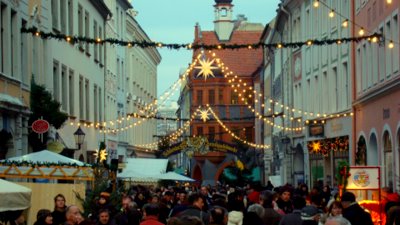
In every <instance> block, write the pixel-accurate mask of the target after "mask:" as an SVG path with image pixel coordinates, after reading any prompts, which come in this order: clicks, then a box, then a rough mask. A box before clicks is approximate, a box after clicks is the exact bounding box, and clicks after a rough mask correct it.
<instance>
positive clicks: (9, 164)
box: [0, 150, 93, 180]
mask: <svg viewBox="0 0 400 225" xmlns="http://www.w3.org/2000/svg"><path fill="white" fill-rule="evenodd" d="M0 177H14V178H44V179H69V180H75V179H80V180H92V179H93V170H92V168H91V165H90V164H86V163H84V162H81V161H79V160H75V159H71V158H68V157H65V156H63V155H60V154H57V153H54V152H52V151H49V150H42V151H40V152H34V153H30V154H27V155H23V156H18V157H12V158H8V159H6V160H0Z"/></svg>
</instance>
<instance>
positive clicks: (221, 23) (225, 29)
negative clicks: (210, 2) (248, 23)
mask: <svg viewBox="0 0 400 225" xmlns="http://www.w3.org/2000/svg"><path fill="white" fill-rule="evenodd" d="M214 8H215V20H214V31H215V33H216V34H217V36H218V39H219V40H220V41H228V40H229V39H230V37H231V34H232V31H233V27H234V22H233V21H232V13H233V10H232V8H233V5H232V0H215V5H214Z"/></svg>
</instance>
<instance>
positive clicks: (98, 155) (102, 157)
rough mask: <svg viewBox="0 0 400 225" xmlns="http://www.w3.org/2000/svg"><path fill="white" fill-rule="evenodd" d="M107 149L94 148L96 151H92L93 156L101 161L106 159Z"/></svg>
mask: <svg viewBox="0 0 400 225" xmlns="http://www.w3.org/2000/svg"><path fill="white" fill-rule="evenodd" d="M107 155H108V154H107V150H105V149H103V150H100V151H99V150H96V152H95V153H94V156H95V157H96V159H98V158H100V159H99V162H103V161H105V160H107Z"/></svg>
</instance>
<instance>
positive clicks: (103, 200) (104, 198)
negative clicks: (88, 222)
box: [92, 192, 115, 221]
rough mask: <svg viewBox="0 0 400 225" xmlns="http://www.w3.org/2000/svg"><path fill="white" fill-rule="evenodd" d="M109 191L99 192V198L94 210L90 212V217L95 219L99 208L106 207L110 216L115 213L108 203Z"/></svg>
mask: <svg viewBox="0 0 400 225" xmlns="http://www.w3.org/2000/svg"><path fill="white" fill-rule="evenodd" d="M109 199H110V193H108V192H101V193H100V196H99V199H98V200H97V201H96V206H95V210H94V211H93V212H92V217H93V218H94V219H95V220H96V221H97V220H98V215H99V212H100V210H102V209H107V210H108V212H109V213H110V216H111V217H112V216H113V215H114V213H115V210H114V207H113V206H112V204H111V203H110V200H109Z"/></svg>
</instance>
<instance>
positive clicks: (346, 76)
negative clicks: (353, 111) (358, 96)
mask: <svg viewBox="0 0 400 225" xmlns="http://www.w3.org/2000/svg"><path fill="white" fill-rule="evenodd" d="M343 74H344V79H345V80H344V88H345V94H346V96H344V97H345V102H344V104H345V109H348V108H350V106H351V105H350V103H351V97H352V96H351V92H350V90H351V89H352V88H351V87H350V85H349V84H350V76H349V69H348V66H347V62H345V63H343Z"/></svg>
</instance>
